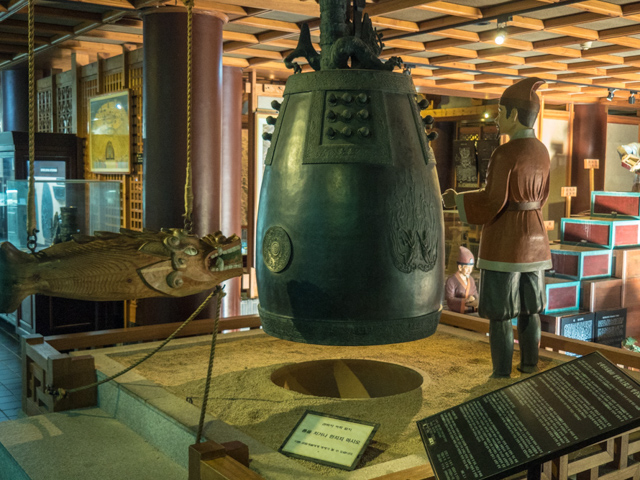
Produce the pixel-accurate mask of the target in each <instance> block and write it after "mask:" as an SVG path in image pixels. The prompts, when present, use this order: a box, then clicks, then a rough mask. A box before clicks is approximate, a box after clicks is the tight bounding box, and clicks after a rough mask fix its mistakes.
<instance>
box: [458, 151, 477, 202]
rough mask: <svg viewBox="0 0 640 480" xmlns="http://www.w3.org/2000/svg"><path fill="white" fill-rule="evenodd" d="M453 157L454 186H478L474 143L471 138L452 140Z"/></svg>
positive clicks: (463, 187)
mask: <svg viewBox="0 0 640 480" xmlns="http://www.w3.org/2000/svg"><path fill="white" fill-rule="evenodd" d="M453 158H454V162H455V166H456V188H458V189H467V190H469V189H474V188H477V187H478V167H477V164H476V144H475V142H474V141H472V140H454V142H453Z"/></svg>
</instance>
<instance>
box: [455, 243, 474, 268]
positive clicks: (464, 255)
mask: <svg viewBox="0 0 640 480" xmlns="http://www.w3.org/2000/svg"><path fill="white" fill-rule="evenodd" d="M475 263H476V262H475V259H474V258H473V253H471V250H469V249H468V248H466V247H460V252H459V253H458V265H474V264H475Z"/></svg>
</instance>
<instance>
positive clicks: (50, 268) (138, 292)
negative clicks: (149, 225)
mask: <svg viewBox="0 0 640 480" xmlns="http://www.w3.org/2000/svg"><path fill="white" fill-rule="evenodd" d="M94 235H95V236H87V235H74V236H73V241H70V242H65V243H60V244H57V245H53V246H51V247H49V248H46V249H44V250H41V251H40V252H38V253H37V254H35V255H30V254H27V253H25V252H22V251H20V250H18V249H17V248H16V247H14V246H13V245H12V244H11V243H8V242H4V243H2V244H1V245H0V312H3V313H9V312H12V311H14V310H15V309H17V308H18V306H19V305H20V303H21V302H22V300H24V298H25V297H27V296H28V295H32V294H35V293H41V294H44V295H51V296H55V297H65V298H74V299H77V300H133V299H136V298H147V297H184V296H187V295H193V294H194V293H198V292H201V291H203V290H208V289H212V288H214V287H215V286H216V285H218V284H219V283H220V282H223V281H224V280H227V279H229V278H232V277H236V276H239V275H241V274H242V253H241V251H240V239H239V238H238V237H237V236H236V235H232V236H231V237H229V238H226V237H224V236H223V235H222V234H221V233H220V232H216V233H215V234H213V235H207V236H205V237H202V238H198V237H197V236H195V235H189V234H187V233H186V232H185V231H184V230H181V229H169V230H162V231H160V232H151V231H143V232H135V231H132V230H126V229H121V230H120V233H113V232H95V233H94Z"/></svg>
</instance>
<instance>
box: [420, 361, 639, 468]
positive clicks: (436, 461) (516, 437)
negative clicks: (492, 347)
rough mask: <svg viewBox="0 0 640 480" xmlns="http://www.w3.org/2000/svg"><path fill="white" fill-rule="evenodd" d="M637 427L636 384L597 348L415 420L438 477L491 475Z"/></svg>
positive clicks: (637, 395)
mask: <svg viewBox="0 0 640 480" xmlns="http://www.w3.org/2000/svg"><path fill="white" fill-rule="evenodd" d="M638 426H640V384H638V383H637V382H636V381H635V380H634V379H632V378H631V377H630V376H628V375H627V374H626V373H625V372H624V371H622V370H620V369H619V368H618V367H616V366H615V365H614V364H612V363H611V362H609V361H608V360H607V359H606V358H605V357H604V356H602V355H601V354H600V353H598V352H594V353H592V354H589V355H587V356H584V357H581V358H578V359H575V360H572V361H571V362H567V363H565V364H562V365H559V366H557V367H554V368H552V369H550V370H547V371H545V372H542V373H539V374H537V375H534V376H532V377H529V378H527V379H525V380H521V381H519V382H517V383H515V384H513V385H509V386H507V387H504V388H502V389H500V390H496V391H494V392H492V393H489V394H487V395H483V396H481V397H478V398H476V399H474V400H471V401H469V402H466V403H463V404H461V405H458V406H456V407H453V408H450V409H448V410H445V411H442V412H440V413H438V414H436V415H432V416H431V417H427V418H425V419H423V420H420V421H419V422H418V429H419V431H420V435H421V436H422V441H423V443H424V445H425V448H426V450H427V454H428V455H429V460H430V461H431V465H432V467H433V470H434V473H435V474H436V478H438V480H458V479H460V480H462V479H464V480H471V479H477V480H485V479H496V480H497V479H499V478H504V477H505V476H508V475H512V474H515V473H518V472H521V471H522V470H524V469H526V468H531V467H535V466H536V465H540V464H542V463H544V462H546V461H548V460H551V459H553V458H557V457H559V456H562V455H566V454H568V453H570V452H573V451H575V450H579V449H580V448H583V447H586V446H588V445H591V444H593V443H596V442H598V441H601V440H604V439H606V438H609V437H612V436H615V435H619V434H621V433H623V432H625V431H627V430H630V429H632V428H636V427H638Z"/></svg>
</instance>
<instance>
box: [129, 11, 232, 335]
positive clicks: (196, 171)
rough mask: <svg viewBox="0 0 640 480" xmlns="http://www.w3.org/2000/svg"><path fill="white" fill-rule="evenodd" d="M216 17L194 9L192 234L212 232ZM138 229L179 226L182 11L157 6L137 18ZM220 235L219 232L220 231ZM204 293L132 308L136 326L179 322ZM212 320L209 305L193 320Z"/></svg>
mask: <svg viewBox="0 0 640 480" xmlns="http://www.w3.org/2000/svg"><path fill="white" fill-rule="evenodd" d="M226 21H227V17H226V16H225V15H223V14H218V13H215V12H209V11H206V12H203V11H199V10H194V15H193V63H192V78H191V87H192V113H191V124H192V127H191V161H192V169H193V175H192V177H193V193H194V205H193V208H194V210H193V217H192V218H193V223H194V233H195V234H197V235H205V234H208V233H213V232H215V231H216V230H220V229H221V228H220V203H221V197H220V188H219V185H220V155H221V146H220V145H221V138H222V137H221V135H222V111H221V98H222V28H223V26H224V24H225V23H226ZM143 35H144V59H143V72H144V79H143V94H144V98H143V107H144V112H143V138H144V175H143V179H144V180H143V181H144V185H143V212H144V219H143V225H144V227H145V228H149V229H159V228H163V227H164V228H170V227H173V228H181V227H182V226H183V223H184V221H183V217H182V215H183V213H184V187H185V177H186V157H187V147H186V138H187V135H186V133H187V84H188V79H187V13H186V10H185V9H184V8H182V7H159V8H153V9H149V10H147V11H146V12H145V13H144V15H143ZM223 233H225V235H227V232H223ZM205 296H206V294H203V295H193V296H191V297H185V298H184V299H173V298H171V299H148V300H141V301H139V302H138V310H137V314H136V317H137V323H139V324H153V323H165V322H175V321H179V320H181V319H183V318H186V317H187V316H189V315H190V314H191V312H193V311H194V310H195V309H196V308H197V306H198V305H199V304H200V303H201V301H202V300H203V299H204V297H205ZM214 314H215V305H213V304H211V305H210V308H208V309H205V311H203V312H202V314H201V315H200V318H206V317H211V316H212V315H214Z"/></svg>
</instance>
